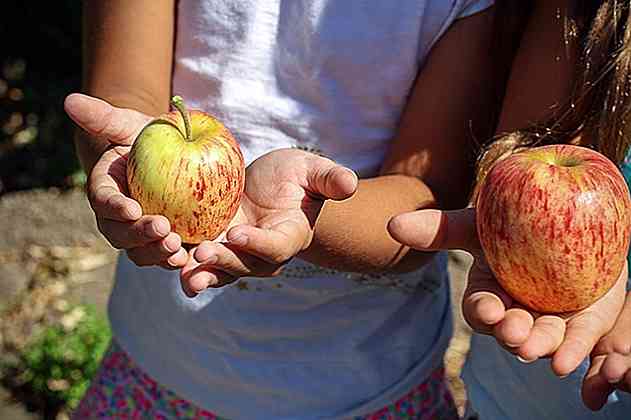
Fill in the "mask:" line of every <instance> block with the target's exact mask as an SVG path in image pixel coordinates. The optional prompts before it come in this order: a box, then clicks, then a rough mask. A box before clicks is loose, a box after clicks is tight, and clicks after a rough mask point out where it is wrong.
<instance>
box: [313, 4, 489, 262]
mask: <svg viewBox="0 0 631 420" xmlns="http://www.w3.org/2000/svg"><path fill="white" fill-rule="evenodd" d="M492 21H493V9H489V10H487V11H485V12H482V13H479V14H476V15H474V16H471V17H468V18H465V19H462V20H460V21H457V22H456V23H455V24H454V25H453V26H452V27H451V29H449V31H448V32H447V33H446V34H445V35H444V36H443V37H442V39H441V40H440V41H439V42H438V43H437V44H436V46H435V47H434V49H433V51H432V52H431V54H430V56H429V58H428V61H427V62H426V64H425V66H424V67H423V70H422V71H421V73H420V74H419V76H418V78H417V80H416V82H415V85H414V88H413V91H412V94H411V96H410V100H409V102H408V105H407V108H406V110H405V112H404V115H403V117H402V120H401V122H400V127H399V130H398V133H397V135H396V137H395V139H394V140H393V142H392V146H391V149H390V151H389V154H388V156H387V158H386V160H385V162H384V164H383V167H382V170H381V175H380V176H378V177H375V178H372V179H363V180H361V181H360V183H359V188H358V190H357V192H356V194H355V195H354V196H353V197H352V198H351V199H349V200H346V201H343V202H327V203H326V204H325V207H324V209H323V211H322V213H321V214H320V217H319V219H318V222H317V224H316V228H315V237H314V240H313V242H312V245H311V246H310V247H309V248H308V249H307V251H306V252H304V253H303V254H302V255H301V256H302V257H303V258H305V259H306V260H309V261H311V262H314V263H317V264H320V265H323V266H329V267H332V268H336V269H341V270H350V271H368V272H370V271H378V270H384V269H395V270H404V271H405V270H411V269H414V268H415V267H418V266H420V265H421V264H422V263H423V262H424V261H426V260H427V254H426V253H421V252H417V251H410V250H409V249H408V248H405V247H403V246H402V245H401V244H400V243H398V242H396V241H395V240H393V239H392V238H391V237H390V235H389V234H388V232H387V229H386V228H387V224H388V221H389V220H390V219H391V218H392V216H394V215H396V214H399V213H403V212H406V211H412V210H416V209H421V208H430V207H440V208H456V207H459V206H463V205H464V204H465V203H466V201H467V198H468V195H469V187H470V186H471V180H472V173H473V169H472V168H473V166H472V161H473V158H474V155H475V145H474V143H475V142H474V141H473V140H475V137H476V136H480V137H483V136H485V135H486V136H488V134H489V133H490V130H491V124H492V122H493V112H494V107H495V105H496V104H495V98H496V96H495V92H496V91H495V85H494V83H495V80H496V79H495V77H494V76H495V71H496V70H495V68H496V67H497V66H498V65H497V64H496V63H494V62H493V61H492V60H491V54H490V53H491V38H492V26H493V25H492Z"/></svg>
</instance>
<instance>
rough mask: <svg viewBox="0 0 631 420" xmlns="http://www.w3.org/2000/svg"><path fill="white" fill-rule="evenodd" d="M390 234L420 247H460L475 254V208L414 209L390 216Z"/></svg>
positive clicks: (435, 248) (477, 251)
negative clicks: (413, 210)
mask: <svg viewBox="0 0 631 420" xmlns="http://www.w3.org/2000/svg"><path fill="white" fill-rule="evenodd" d="M388 231H389V232H390V234H391V235H392V237H393V238H394V239H395V240H397V241H399V242H401V243H402V244H404V245H407V246H409V247H411V248H415V249H420V250H439V249H463V250H465V251H469V252H471V253H472V254H474V255H477V254H479V250H480V243H479V241H478V234H477V231H476V225H475V209H473V208H466V209H462V210H451V211H442V210H434V209H427V210H418V211H415V212H410V213H403V214H400V215H397V216H395V217H393V218H392V219H391V220H390V222H389V223H388Z"/></svg>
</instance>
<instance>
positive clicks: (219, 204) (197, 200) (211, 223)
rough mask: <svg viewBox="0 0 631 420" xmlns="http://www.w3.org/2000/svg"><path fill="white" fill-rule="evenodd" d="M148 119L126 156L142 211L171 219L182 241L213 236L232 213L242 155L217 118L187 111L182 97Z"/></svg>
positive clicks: (131, 190)
mask: <svg viewBox="0 0 631 420" xmlns="http://www.w3.org/2000/svg"><path fill="white" fill-rule="evenodd" d="M172 105H173V107H174V108H175V109H174V110H173V111H171V112H168V113H166V114H164V115H161V116H160V117H158V118H156V119H154V120H153V121H151V122H150V123H149V124H147V126H145V127H144V128H143V130H142V131H141V132H140V134H139V135H138V137H137V138H136V140H135V141H134V143H133V145H132V148H131V151H130V153H129V157H128V160H127V182H128V187H129V194H130V196H131V197H132V198H133V199H134V200H136V201H138V202H139V203H140V206H141V207H142V211H143V214H160V215H163V216H165V217H166V218H167V219H169V222H170V223H171V230H172V231H174V232H176V233H178V234H179V235H180V236H181V237H182V241H183V242H185V243H190V244H196V243H199V242H201V241H202V240H205V239H208V240H212V239H215V238H216V237H217V236H219V234H221V232H223V231H224V230H225V229H226V228H227V226H228V224H229V223H230V221H231V220H232V219H233V218H234V216H235V214H236V212H237V210H238V208H239V204H240V201H241V194H242V193H243V188H244V184H245V165H244V161H243V155H242V154H241V150H240V148H239V145H238V143H237V141H236V140H235V138H234V137H233V136H232V134H231V133H230V131H229V130H228V129H227V128H226V127H225V126H224V125H223V124H222V123H221V122H220V121H218V120H217V119H216V118H214V117H212V116H211V115H209V114H207V113H205V112H202V111H199V110H192V111H190V112H189V111H188V110H187V109H186V107H185V106H184V103H183V101H182V98H180V97H179V96H175V97H173V100H172Z"/></svg>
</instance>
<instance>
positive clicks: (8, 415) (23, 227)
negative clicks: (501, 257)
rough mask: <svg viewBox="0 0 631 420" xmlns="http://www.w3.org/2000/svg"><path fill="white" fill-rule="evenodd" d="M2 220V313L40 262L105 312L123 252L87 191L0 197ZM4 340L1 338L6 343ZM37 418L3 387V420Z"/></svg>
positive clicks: (457, 271)
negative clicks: (102, 230) (102, 229)
mask: <svg viewBox="0 0 631 420" xmlns="http://www.w3.org/2000/svg"><path fill="white" fill-rule="evenodd" d="M0 221H1V223H2V225H1V227H0V309H2V308H6V307H7V306H9V305H11V304H12V302H15V300H16V299H21V297H22V296H24V294H25V293H28V290H27V289H28V287H29V284H30V282H31V279H32V277H33V272H34V271H35V270H37V269H38V262H41V261H42V260H46V261H52V263H51V264H52V267H53V269H55V267H56V266H57V265H60V264H61V265H62V266H63V270H64V271H63V272H64V276H65V284H66V287H64V288H63V293H64V296H63V298H64V299H66V300H68V301H69V302H78V303H90V304H93V305H95V306H96V307H97V308H98V309H99V310H101V311H104V310H105V305H106V302H107V296H108V294H109V291H110V288H111V285H112V277H113V274H114V264H115V260H116V255H117V251H116V250H114V249H112V248H111V247H110V246H109V245H108V244H107V242H105V240H104V239H103V238H102V237H101V235H100V234H99V232H98V230H97V228H96V224H95V222H94V219H93V215H92V211H91V209H90V207H89V205H88V203H87V200H86V199H85V196H84V194H83V193H82V192H81V191H72V192H66V193H60V192H59V191H55V190H48V191H27V192H19V193H12V194H6V195H3V196H0ZM56 264H57V265H56ZM469 265H470V257H469V256H468V254H465V253H460V252H455V253H452V254H451V255H450V266H449V269H450V273H451V277H452V295H453V297H454V299H453V301H454V302H459V301H460V297H461V296H462V292H463V290H462V286H463V284H464V276H465V274H466V271H467V270H468V268H469ZM453 310H454V314H455V317H454V318H455V320H456V326H455V335H454V337H453V339H452V341H451V345H450V347H449V350H448V352H447V354H446V357H445V362H446V368H447V375H448V377H449V382H450V386H451V388H452V391H453V392H454V396H455V399H456V403H457V404H458V406H459V408H460V409H461V410H462V408H463V406H464V403H465V401H466V395H465V390H464V385H463V384H462V382H461V381H460V379H459V377H458V375H459V372H460V369H461V367H462V363H463V361H464V357H465V355H466V353H467V351H468V349H469V337H470V330H469V329H468V327H467V326H466V325H465V324H464V323H463V322H462V316H461V313H460V308H459V305H454V308H453ZM4 338H5V339H6V337H4ZM2 339H3V337H2V335H1V333H0V343H1V342H2ZM36 418H37V417H36V416H34V415H33V414H30V413H27V412H25V410H24V409H23V408H22V407H21V406H19V405H16V404H13V403H11V401H9V398H8V394H7V391H6V390H4V389H2V388H0V420H4V419H7V420H9V419H10V420H26V419H36Z"/></svg>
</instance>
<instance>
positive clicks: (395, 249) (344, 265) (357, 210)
mask: <svg viewBox="0 0 631 420" xmlns="http://www.w3.org/2000/svg"><path fill="white" fill-rule="evenodd" d="M435 205H436V200H435V197H434V194H433V193H432V192H431V190H430V189H429V188H428V187H427V185H425V183H423V182H422V181H420V180H419V179H418V178H415V177H411V176H406V175H388V176H380V177H376V178H370V179H363V180H360V182H359V187H358V189H357V192H356V193H355V195H354V196H353V197H352V198H350V199H348V200H345V201H342V202H334V201H327V202H326V204H325V206H324V208H323V210H322V212H321V213H320V217H319V218H318V221H317V223H316V226H315V232H314V238H313V241H312V243H311V246H310V247H309V248H308V249H307V250H306V251H304V252H303V253H302V254H301V255H300V257H301V258H303V259H305V260H307V261H309V262H312V263H314V264H318V265H320V266H323V267H329V268H333V269H336V270H342V271H353V272H379V271H384V270H394V271H410V270H412V269H414V268H417V267H420V266H421V265H422V264H423V263H425V262H426V261H428V260H429V259H430V257H431V255H432V254H430V253H423V252H418V251H414V250H410V249H409V248H407V247H405V246H403V245H401V244H400V243H398V242H396V241H395V240H394V239H392V238H391V237H390V235H389V234H388V232H387V225H388V221H389V220H390V219H391V218H392V216H394V215H396V214H399V213H403V212H407V211H413V210H417V209H420V208H428V207H433V206H435Z"/></svg>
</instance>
